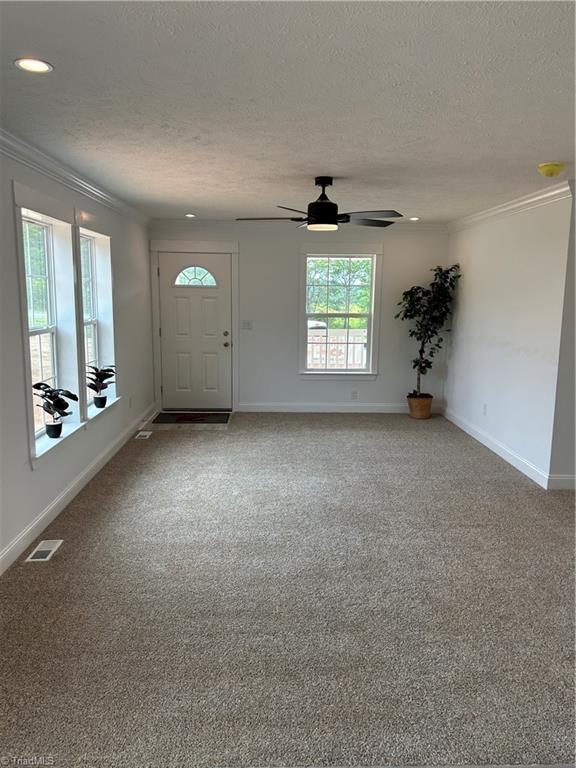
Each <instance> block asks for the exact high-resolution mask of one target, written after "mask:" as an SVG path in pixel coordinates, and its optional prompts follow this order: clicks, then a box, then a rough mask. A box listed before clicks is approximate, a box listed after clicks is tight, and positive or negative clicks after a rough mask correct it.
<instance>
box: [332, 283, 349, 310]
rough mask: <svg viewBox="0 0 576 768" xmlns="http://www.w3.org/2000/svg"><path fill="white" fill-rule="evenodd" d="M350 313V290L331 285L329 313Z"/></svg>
mask: <svg viewBox="0 0 576 768" xmlns="http://www.w3.org/2000/svg"><path fill="white" fill-rule="evenodd" d="M347 311H348V289H347V288H340V287H336V286H334V285H331V286H330V287H329V289H328V312H347Z"/></svg>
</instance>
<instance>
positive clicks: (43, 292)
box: [22, 210, 58, 434]
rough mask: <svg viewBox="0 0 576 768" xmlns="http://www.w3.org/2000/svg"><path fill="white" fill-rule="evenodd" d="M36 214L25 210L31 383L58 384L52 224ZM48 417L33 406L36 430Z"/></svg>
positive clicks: (43, 424) (39, 429) (25, 259)
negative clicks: (43, 221)
mask: <svg viewBox="0 0 576 768" xmlns="http://www.w3.org/2000/svg"><path fill="white" fill-rule="evenodd" d="M36 217H37V214H35V213H34V212H33V211H28V210H23V211H22V238H23V244H24V275H25V281H26V298H27V307H28V343H29V348H30V369H31V374H32V381H31V384H35V383H37V382H39V381H43V382H45V383H46V384H48V385H49V386H50V387H57V386H58V373H57V366H56V360H57V356H56V312H55V308H54V286H53V283H52V280H53V275H54V268H53V260H52V229H51V225H50V224H45V223H42V222H41V221H38V220H37V218H36ZM45 417H46V414H45V413H44V411H43V410H42V409H41V408H36V407H35V408H34V431H35V432H36V433H37V434H39V433H41V432H43V431H44V426H45Z"/></svg>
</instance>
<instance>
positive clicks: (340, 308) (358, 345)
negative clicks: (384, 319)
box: [303, 254, 376, 373]
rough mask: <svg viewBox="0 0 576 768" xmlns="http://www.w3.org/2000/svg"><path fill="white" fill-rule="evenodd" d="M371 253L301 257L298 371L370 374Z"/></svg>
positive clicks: (371, 317)
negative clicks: (302, 351)
mask: <svg viewBox="0 0 576 768" xmlns="http://www.w3.org/2000/svg"><path fill="white" fill-rule="evenodd" d="M375 262H376V257H375V256H374V255H372V254H354V255H347V254H342V255H328V254H307V255H306V297H305V302H306V311H305V329H304V332H305V354H304V356H303V357H304V365H303V372H312V373H314V372H315V373H318V372H341V373H354V372H356V373H371V372H372V337H373V332H372V331H373V315H374V283H375V280H374V277H375Z"/></svg>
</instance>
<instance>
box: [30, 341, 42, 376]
mask: <svg viewBox="0 0 576 768" xmlns="http://www.w3.org/2000/svg"><path fill="white" fill-rule="evenodd" d="M30 367H31V370H32V384H36V383H37V382H39V381H42V361H41V353H40V336H30Z"/></svg>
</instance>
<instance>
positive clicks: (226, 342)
mask: <svg viewBox="0 0 576 768" xmlns="http://www.w3.org/2000/svg"><path fill="white" fill-rule="evenodd" d="M222 346H223V347H229V346H230V343H229V342H228V341H225V342H224V344H223V345H222Z"/></svg>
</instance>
